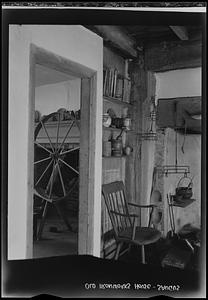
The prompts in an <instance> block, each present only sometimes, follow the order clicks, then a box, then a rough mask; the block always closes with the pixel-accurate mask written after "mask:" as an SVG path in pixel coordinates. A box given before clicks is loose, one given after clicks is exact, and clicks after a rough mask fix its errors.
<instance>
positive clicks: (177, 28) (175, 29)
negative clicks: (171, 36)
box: [170, 26, 189, 41]
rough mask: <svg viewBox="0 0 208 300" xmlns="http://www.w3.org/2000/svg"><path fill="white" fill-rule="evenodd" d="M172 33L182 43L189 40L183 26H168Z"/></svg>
mask: <svg viewBox="0 0 208 300" xmlns="http://www.w3.org/2000/svg"><path fill="white" fill-rule="evenodd" d="M170 28H171V29H172V31H173V32H174V33H175V34H176V35H177V37H179V39H180V40H182V41H187V40H188V39H189V37H188V31H187V29H186V27H184V26H170Z"/></svg>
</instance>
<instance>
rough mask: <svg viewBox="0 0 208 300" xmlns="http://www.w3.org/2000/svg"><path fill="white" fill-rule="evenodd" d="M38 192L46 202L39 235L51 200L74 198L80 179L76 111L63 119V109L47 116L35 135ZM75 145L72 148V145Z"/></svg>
mask: <svg viewBox="0 0 208 300" xmlns="http://www.w3.org/2000/svg"><path fill="white" fill-rule="evenodd" d="M34 144H35V145H34V147H35V148H34V194H35V195H36V196H38V197H39V198H41V199H42V201H43V202H44V203H45V205H44V209H43V213H42V220H41V223H40V227H39V232H38V239H39V238H40V237H41V233H42V230H43V226H44V222H45V216H46V211H47V207H48V203H53V204H55V206H56V208H57V209H58V212H59V214H61V216H62V217H63V219H64V221H65V223H66V224H67V227H68V228H69V229H70V225H69V223H68V221H67V219H66V217H65V216H64V215H63V213H62V212H61V211H60V209H59V206H58V205H57V204H58V202H60V201H61V200H67V199H69V200H70V192H71V190H72V189H73V186H74V184H75V183H77V181H78V179H79V166H78V161H79V159H78V158H79V121H78V120H77V119H76V118H75V116H74V115H69V116H68V118H67V120H65V121H63V120H62V114H61V113H60V112H55V113H51V114H49V115H48V116H45V117H44V118H43V119H42V120H41V121H40V122H39V123H38V125H37V126H36V128H35V135H34ZM70 147H71V148H70Z"/></svg>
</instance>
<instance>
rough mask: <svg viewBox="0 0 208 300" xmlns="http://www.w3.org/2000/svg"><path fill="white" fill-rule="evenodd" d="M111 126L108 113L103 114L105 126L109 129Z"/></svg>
mask: <svg viewBox="0 0 208 300" xmlns="http://www.w3.org/2000/svg"><path fill="white" fill-rule="evenodd" d="M110 125H111V117H110V115H109V114H108V113H105V114H103V126H104V127H109V126H110Z"/></svg>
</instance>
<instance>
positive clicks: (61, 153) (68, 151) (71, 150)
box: [60, 147, 79, 155]
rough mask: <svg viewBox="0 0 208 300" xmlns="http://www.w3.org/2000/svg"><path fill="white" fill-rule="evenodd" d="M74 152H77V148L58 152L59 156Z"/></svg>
mask: <svg viewBox="0 0 208 300" xmlns="http://www.w3.org/2000/svg"><path fill="white" fill-rule="evenodd" d="M76 150H79V147H75V148H72V149H69V150H66V151H64V152H60V155H64V154H67V153H70V152H73V151H76Z"/></svg>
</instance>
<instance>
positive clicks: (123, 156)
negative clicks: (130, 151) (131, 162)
mask: <svg viewBox="0 0 208 300" xmlns="http://www.w3.org/2000/svg"><path fill="white" fill-rule="evenodd" d="M126 157H127V155H122V156H113V155H112V156H102V158H103V159H114V158H117V159H118V158H120V159H122V158H126Z"/></svg>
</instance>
